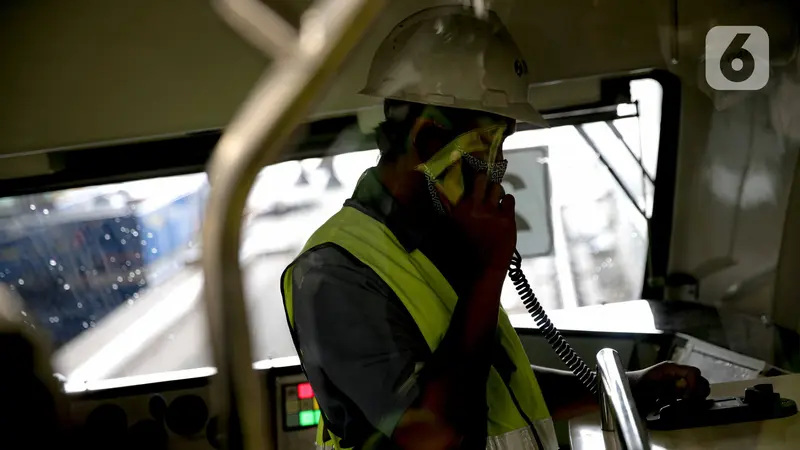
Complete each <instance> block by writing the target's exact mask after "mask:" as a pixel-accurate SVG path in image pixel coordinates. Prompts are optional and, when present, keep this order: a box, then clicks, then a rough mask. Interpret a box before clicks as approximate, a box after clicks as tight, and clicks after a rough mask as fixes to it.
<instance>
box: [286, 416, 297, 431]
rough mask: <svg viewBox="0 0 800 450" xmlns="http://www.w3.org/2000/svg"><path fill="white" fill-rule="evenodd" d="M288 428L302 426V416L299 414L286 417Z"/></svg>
mask: <svg viewBox="0 0 800 450" xmlns="http://www.w3.org/2000/svg"><path fill="white" fill-rule="evenodd" d="M286 426H287V427H289V428H293V427H299V426H300V416H299V415H297V414H289V415H287V416H286Z"/></svg>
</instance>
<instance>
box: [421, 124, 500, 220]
mask: <svg viewBox="0 0 800 450" xmlns="http://www.w3.org/2000/svg"><path fill="white" fill-rule="evenodd" d="M505 129H506V127H505V126H504V125H494V126H491V127H486V128H479V129H475V130H472V131H469V132H467V133H464V134H462V135H460V136H458V137H457V138H455V139H453V141H451V142H450V143H449V144H447V145H446V146H445V147H444V148H442V149H441V150H439V151H438V152H437V153H436V154H435V155H433V157H431V158H430V159H429V160H428V161H426V162H425V163H423V164H420V165H419V166H417V170H419V171H421V172H422V173H424V174H425V177H426V178H427V180H428V191H429V192H430V195H431V200H432V201H433V204H434V207H435V208H436V210H437V211H438V212H439V213H440V214H444V213H445V209H444V206H443V205H442V202H441V199H440V197H439V195H440V194H441V195H444V196H445V198H447V201H448V202H450V204H451V205H453V206H455V205H457V204H458V202H459V201H460V200H461V197H462V196H463V195H464V190H465V187H464V174H463V166H462V165H463V164H466V165H468V166H469V167H470V168H471V169H472V171H473V172H475V173H486V174H488V176H489V180H490V181H491V182H492V183H498V184H499V183H501V182H502V181H503V177H504V176H505V172H506V168H507V167H508V161H507V160H502V161H495V158H496V157H497V152H498V150H499V149H500V145H501V144H502V142H503V133H504V132H505ZM486 142H491V144H489V145H488V147H487V144H486ZM478 153H481V154H483V155H485V157H483V158H478V157H476V156H475V154H478Z"/></svg>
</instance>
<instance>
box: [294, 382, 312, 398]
mask: <svg viewBox="0 0 800 450" xmlns="http://www.w3.org/2000/svg"><path fill="white" fill-rule="evenodd" d="M312 397H314V391H313V390H312V389H311V383H301V384H298V385H297V398H301V399H302V398H312Z"/></svg>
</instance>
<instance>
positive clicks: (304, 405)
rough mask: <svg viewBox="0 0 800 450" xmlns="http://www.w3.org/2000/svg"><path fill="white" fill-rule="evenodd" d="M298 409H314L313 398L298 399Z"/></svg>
mask: <svg viewBox="0 0 800 450" xmlns="http://www.w3.org/2000/svg"><path fill="white" fill-rule="evenodd" d="M300 409H302V410H309V409H314V400H313V399H310V398H307V399H305V400H300Z"/></svg>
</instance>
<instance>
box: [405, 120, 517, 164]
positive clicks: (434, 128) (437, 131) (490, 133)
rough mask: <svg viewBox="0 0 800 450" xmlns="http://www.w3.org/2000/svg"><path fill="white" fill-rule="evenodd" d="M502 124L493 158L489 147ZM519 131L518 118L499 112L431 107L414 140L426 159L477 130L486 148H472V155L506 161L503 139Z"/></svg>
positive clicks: (421, 158) (418, 125) (417, 129)
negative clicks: (504, 159) (480, 149)
mask: <svg viewBox="0 0 800 450" xmlns="http://www.w3.org/2000/svg"><path fill="white" fill-rule="evenodd" d="M497 127H502V128H503V130H502V138H501V141H500V145H499V146H498V148H497V149H496V151H495V155H494V156H493V157H492V155H490V154H489V153H490V152H489V150H490V148H491V147H492V143H493V140H494V138H495V135H494V131H495V130H496V129H497ZM515 131H516V121H515V120H513V119H509V118H506V117H503V116H499V115H496V114H491V113H487V112H482V111H472V110H467V109H456V108H446V107H441V106H429V107H427V108H426V109H425V111H424V112H423V114H422V115H421V117H420V118H419V119H418V120H417V124H416V127H415V129H414V131H413V132H412V133H413V134H414V135H415V136H414V139H413V143H414V145H415V147H416V148H417V151H418V153H419V156H420V160H421V161H422V162H425V161H426V160H428V159H429V158H431V157H432V156H434V154H435V153H436V152H438V151H440V150H441V149H443V148H444V147H445V146H447V145H448V144H450V143H451V142H453V141H454V140H455V139H457V138H458V137H459V136H463V135H465V134H467V133H470V132H473V133H477V135H478V136H479V138H480V139H481V141H482V142H483V144H484V147H485V149H484V150H482V151H472V152H470V155H472V156H474V157H475V158H477V159H480V160H482V161H486V162H487V163H488V162H490V161H489V159H490V158H492V161H491V162H499V161H502V160H503V151H502V141H503V140H505V138H506V137H508V136H510V135H512V134H514V132H515Z"/></svg>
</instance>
